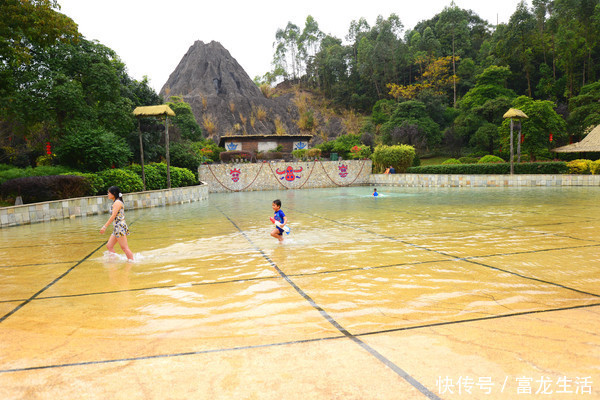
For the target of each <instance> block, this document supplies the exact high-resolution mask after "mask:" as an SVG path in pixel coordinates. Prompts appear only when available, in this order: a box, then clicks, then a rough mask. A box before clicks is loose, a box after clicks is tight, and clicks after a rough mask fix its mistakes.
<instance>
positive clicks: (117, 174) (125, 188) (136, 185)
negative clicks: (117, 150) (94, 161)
mask: <svg viewBox="0 0 600 400" xmlns="http://www.w3.org/2000/svg"><path fill="white" fill-rule="evenodd" d="M98 176H99V177H100V178H102V180H103V181H104V187H103V188H102V190H101V191H100V192H102V193H106V191H108V188H109V187H111V186H118V187H119V189H121V192H122V193H131V192H141V191H142V190H143V188H144V184H143V182H142V178H140V177H139V176H138V175H137V174H136V173H135V172H132V171H128V170H125V169H120V168H112V169H106V170H104V171H100V172H98Z"/></svg>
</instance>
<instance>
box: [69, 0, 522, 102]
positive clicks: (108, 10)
mask: <svg viewBox="0 0 600 400" xmlns="http://www.w3.org/2000/svg"><path fill="white" fill-rule="evenodd" d="M520 1H521V0H495V1H489V0H455V4H456V5H457V6H458V7H460V8H463V9H467V10H473V11H474V12H475V13H476V14H477V15H479V16H480V17H481V18H482V19H484V20H486V21H488V22H490V23H492V24H494V25H495V24H496V22H499V23H506V22H508V20H509V18H510V16H511V15H512V13H513V12H514V11H515V10H516V8H517V5H518V3H519V2H520ZM58 3H59V4H60V6H61V9H60V12H62V13H63V14H66V15H67V16H69V17H70V18H71V19H73V21H75V23H76V24H77V25H78V26H79V32H80V33H81V34H82V35H84V36H85V37H86V39H88V40H97V41H99V42H100V43H101V44H103V45H105V46H107V47H109V48H111V49H113V50H114V51H115V52H116V53H117V54H118V56H119V58H120V59H121V60H122V61H123V62H124V63H125V65H126V66H127V72H128V74H129V76H131V77H132V78H134V79H136V80H142V78H143V77H144V76H147V77H148V79H149V82H150V86H151V87H152V88H153V89H154V90H156V92H157V93H158V92H159V91H160V89H161V88H162V86H163V85H164V84H165V83H166V82H167V79H168V78H169V75H170V74H171V73H172V72H173V71H174V70H175V68H176V67H177V65H178V64H179V62H180V61H181V59H182V58H183V56H184V55H185V53H186V52H187V50H188V49H189V48H190V47H191V46H192V45H193V44H194V42H195V41H196V40H200V41H203V42H204V43H209V42H211V41H213V40H214V41H217V42H220V43H221V44H222V45H223V47H225V48H226V49H227V50H228V51H229V53H230V54H231V56H232V57H233V58H235V59H236V60H237V62H238V63H239V64H240V65H241V66H242V68H244V70H245V71H246V73H247V74H248V76H250V78H252V79H254V77H255V76H262V75H264V74H265V73H266V72H268V71H270V70H272V65H271V61H272V60H273V54H274V50H275V49H274V47H273V43H274V42H275V33H276V32H277V30H278V29H284V28H285V27H286V25H287V23H288V22H292V23H293V24H296V25H297V26H298V27H299V28H300V29H303V28H304V23H305V21H306V17H307V16H309V15H311V16H312V17H313V18H314V19H315V20H316V22H317V23H318V24H319V28H320V30H321V31H322V32H324V33H326V34H330V35H332V36H335V37H337V38H339V39H342V40H344V38H345V36H346V34H347V33H348V28H349V27H350V23H351V22H352V21H353V20H356V21H358V20H359V19H360V18H365V19H366V20H367V22H368V23H369V25H370V26H373V25H374V24H375V21H376V19H377V16H378V15H381V16H383V18H386V19H387V18H388V17H389V16H390V15H391V14H392V13H395V14H396V15H398V17H400V20H401V21H402V24H403V25H404V30H405V31H406V30H409V29H412V28H414V26H415V25H416V24H417V23H419V22H420V21H423V20H427V19H430V18H432V17H433V16H435V15H436V14H437V13H439V12H440V11H442V10H443V9H444V8H445V7H447V6H449V5H450V3H451V0H420V1H415V0H410V1H407V0H372V1H355V0H343V1H338V0H320V1H318V0H302V1H282V0H279V1H275V0H265V1H248V0H246V1H244V0H235V1H226V0H221V1H215V0H212V1H211V0H170V1H164V0H160V1H159V0H101V1H98V0H58ZM526 4H529V3H528V2H526ZM344 42H345V40H344Z"/></svg>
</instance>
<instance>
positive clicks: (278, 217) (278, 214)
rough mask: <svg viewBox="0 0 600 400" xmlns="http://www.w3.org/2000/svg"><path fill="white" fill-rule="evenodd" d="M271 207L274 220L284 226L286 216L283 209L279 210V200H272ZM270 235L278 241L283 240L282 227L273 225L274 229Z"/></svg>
mask: <svg viewBox="0 0 600 400" xmlns="http://www.w3.org/2000/svg"><path fill="white" fill-rule="evenodd" d="M272 207H273V211H275V215H274V218H275V221H277V222H279V223H281V226H285V224H287V217H286V216H285V214H284V213H283V211H281V200H273V204H272ZM271 236H273V237H274V238H275V239H277V240H279V243H281V242H283V229H281V228H280V227H279V226H275V229H273V231H272V232H271Z"/></svg>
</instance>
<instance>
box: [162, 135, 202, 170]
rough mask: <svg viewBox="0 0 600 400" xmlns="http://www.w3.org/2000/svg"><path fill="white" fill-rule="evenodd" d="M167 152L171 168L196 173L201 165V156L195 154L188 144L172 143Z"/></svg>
mask: <svg viewBox="0 0 600 400" xmlns="http://www.w3.org/2000/svg"><path fill="white" fill-rule="evenodd" d="M169 150H170V151H169V153H170V161H171V165H172V166H175V167H180V168H187V169H189V170H191V171H197V170H198V166H199V165H200V164H202V161H203V158H202V156H200V155H199V154H198V153H196V151H195V150H194V149H193V148H192V146H191V144H189V143H185V142H180V143H173V145H172V146H171V148H170V149H169Z"/></svg>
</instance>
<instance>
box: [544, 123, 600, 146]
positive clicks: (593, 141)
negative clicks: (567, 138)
mask: <svg viewBox="0 0 600 400" xmlns="http://www.w3.org/2000/svg"><path fill="white" fill-rule="evenodd" d="M551 151H554V152H557V153H593V152H600V125H598V126H596V127H595V128H594V129H592V131H591V132H590V133H588V134H587V135H586V137H584V138H583V139H582V140H581V142H577V143H573V144H568V145H566V146H562V147H557V148H555V149H552V150H551Z"/></svg>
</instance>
